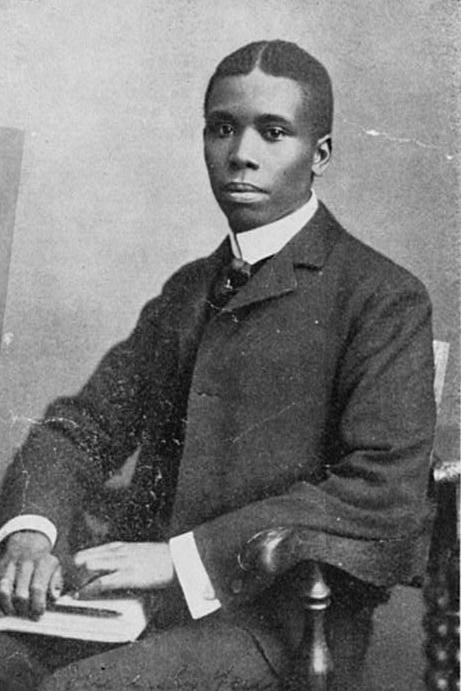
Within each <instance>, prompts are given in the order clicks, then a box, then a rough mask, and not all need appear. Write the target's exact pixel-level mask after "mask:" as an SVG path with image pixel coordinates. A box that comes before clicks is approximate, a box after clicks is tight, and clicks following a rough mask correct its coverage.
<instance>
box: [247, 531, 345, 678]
mask: <svg viewBox="0 0 461 691" xmlns="http://www.w3.org/2000/svg"><path fill="white" fill-rule="evenodd" d="M306 547H307V534H306V529H305V528H303V526H290V527H284V526H280V527H278V528H271V529H269V530H264V531H262V532H260V533H257V534H256V535H254V536H253V537H252V538H251V539H250V540H249V541H248V542H247V543H246V544H245V545H244V547H243V549H242V550H241V552H240V554H239V563H240V566H241V568H242V569H244V570H245V571H252V572H254V573H256V574H258V575H259V576H261V577H263V578H267V577H271V578H273V577H274V576H275V577H277V576H281V575H283V574H284V573H286V572H287V571H289V570H290V569H291V568H293V567H294V566H296V565H298V564H301V563H302V564H303V566H302V570H299V569H298V572H297V578H296V580H295V584H294V585H295V587H296V589H297V592H298V595H299V599H300V606H301V607H302V608H303V610H304V613H305V622H304V634H303V638H302V642H301V645H300V647H299V649H298V650H297V651H295V652H294V655H293V659H292V661H291V667H290V670H289V673H288V675H287V677H286V679H285V680H284V686H283V688H286V689H296V690H297V691H298V690H299V689H315V690H316V691H326V689H327V688H328V683H329V679H330V678H331V675H332V673H333V661H332V659H331V655H330V651H329V650H328V646H327V642H326V635H325V610H326V609H327V607H328V605H329V604H330V589H329V587H328V585H327V584H326V583H325V581H324V579H323V576H322V572H321V570H320V567H319V565H318V564H317V563H316V562H315V561H312V560H310V559H307V553H308V552H307V549H306Z"/></svg>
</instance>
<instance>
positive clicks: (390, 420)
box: [0, 205, 435, 611]
mask: <svg viewBox="0 0 461 691" xmlns="http://www.w3.org/2000/svg"><path fill="white" fill-rule="evenodd" d="M229 253H230V250H229V246H228V242H227V241H226V242H224V243H223V244H222V245H221V246H220V247H219V248H218V250H217V251H216V252H215V253H213V254H212V255H211V256H210V257H208V258H206V259H200V260H198V261H195V262H192V263H191V264H188V265H187V266H185V267H183V268H182V269H180V270H179V271H178V272H177V273H176V274H175V275H174V276H173V277H172V278H171V279H170V280H169V281H168V282H167V283H166V285H165V287H164V289H163V292H162V294H161V295H160V296H159V297H157V298H155V299H154V300H152V301H151V302H149V303H148V304H147V305H146V306H145V307H144V309H143V311H142V313H141V316H140V319H139V321H138V323H137V325H136V328H135V329H134V331H133V333H132V334H131V335H130V337H129V338H128V339H127V340H126V341H124V342H123V343H120V344H119V345H117V346H115V347H114V348H113V349H112V350H111V351H110V352H109V353H108V354H107V355H106V356H105V358H104V359H103V360H102V362H101V363H100V365H99V367H98V368H97V370H96V372H95V373H94V374H93V376H92V377H91V378H90V380H89V381H88V383H87V384H86V385H85V386H84V388H83V389H82V391H81V392H80V393H79V394H78V395H77V396H75V397H73V398H62V399H59V400H58V401H56V402H55V403H54V404H53V405H52V406H51V407H50V408H49V409H48V411H47V413H46V415H45V418H44V420H43V422H42V423H41V424H39V425H36V426H35V427H34V428H33V429H32V431H31V433H30V436H29V438H28V440H27V441H26V443H25V445H24V447H23V448H22V449H21V451H20V452H19V453H18V455H17V457H16V459H15V461H14V463H13V464H12V466H11V467H10V469H9V472H8V475H7V479H6V483H5V488H4V493H3V500H2V515H1V516H0V518H1V520H2V521H5V520H7V519H8V518H10V517H12V516H14V515H16V514H21V513H38V514H41V515H44V516H47V517H48V518H49V519H51V520H52V521H54V522H55V524H56V525H57V527H58V532H59V541H58V546H57V549H58V551H59V550H60V549H65V542H66V538H67V535H68V533H69V530H70V526H71V523H72V520H73V517H74V515H75V512H76V511H77V509H78V508H79V507H80V506H81V505H82V503H83V501H84V498H85V495H86V494H88V492H90V491H91V490H92V488H94V487H99V486H101V485H102V483H103V482H104V480H105V479H106V478H107V477H108V476H110V475H111V474H112V473H113V472H114V471H115V470H116V469H117V468H119V467H120V465H121V464H122V463H123V462H124V460H125V459H126V458H127V457H128V456H129V455H130V454H131V453H132V452H133V451H134V450H135V449H136V448H137V447H139V446H141V451H140V454H139V457H138V462H137V466H136V470H135V475H134V480H133V490H132V497H133V502H132V505H131V512H130V515H129V518H128V519H127V526H126V527H127V531H126V534H125V535H124V537H125V539H126V538H127V537H130V536H131V539H138V540H149V539H151V540H152V539H158V538H159V537H161V538H168V537H170V536H173V535H175V534H179V533H181V532H184V531H188V530H191V529H193V530H194V535H195V539H196V541H197V545H198V549H199V552H200V554H201V557H202V559H203V562H204V564H205V567H206V570H207V572H208V574H209V575H210V578H211V580H212V583H213V585H214V587H215V590H216V592H217V595H218V597H219V598H220V599H221V601H222V603H223V605H224V608H225V609H227V610H229V611H233V610H236V608H237V609H238V606H239V605H241V604H243V603H245V602H249V601H252V600H253V599H254V598H256V597H257V596H258V594H259V593H261V591H262V590H263V589H264V588H266V587H267V585H268V584H267V583H262V582H261V581H260V580H258V579H256V578H255V577H254V576H253V575H252V574H251V573H247V572H244V571H242V569H241V567H240V565H239V563H238V560H237V554H238V552H239V550H240V548H241V547H242V545H243V544H245V542H246V541H247V540H249V539H250V538H251V537H252V536H253V535H254V534H255V533H257V532H258V531H260V530H263V529H265V528H268V527H273V526H280V525H291V524H301V525H303V526H305V527H307V528H308V529H309V530H310V531H311V532H310V534H311V546H310V549H309V554H308V555H306V556H309V557H311V558H314V559H318V560H321V561H323V562H326V563H328V564H331V565H333V566H336V567H338V568H340V569H342V570H344V571H346V572H349V573H350V574H352V575H353V576H356V577H358V578H359V579H362V580H363V581H367V582H369V583H373V584H375V585H378V586H380V585H384V586H387V585H392V584H394V583H397V582H398V581H400V580H402V579H404V578H407V577H411V576H412V575H413V574H414V573H417V572H418V571H420V570H421V568H422V563H423V559H424V553H425V547H424V545H425V542H424V539H423V537H424V535H425V531H426V527H427V521H428V516H429V515H430V507H429V504H428V501H427V496H426V495H427V483H428V468H429V456H430V451H431V444H432V438H433V428H434V417H435V413H434V400H433V388H432V387H433V357H432V333H431V321H430V314H431V308H430V303H429V299H428V297H427V294H426V291H425V289H424V288H423V286H422V285H421V283H420V282H419V281H418V280H417V279H415V278H414V277H413V276H411V275H410V274H409V273H408V272H407V271H405V270H404V269H402V268H400V267H398V266H397V265H395V264H394V263H393V262H391V261H390V260H388V259H386V258H384V257H383V256H381V255H380V254H378V253H377V252H375V251H373V250H372V249H370V248H369V247H367V246H365V245H364V244H362V243H361V242H359V241H358V240H356V239H354V238H353V237H352V236H350V235H349V234H348V233H347V232H346V231H345V230H344V229H343V228H341V226H340V225H339V224H338V223H337V221H336V220H335V219H334V218H333V217H332V215H331V214H330V213H329V212H328V210H327V209H326V208H325V207H324V206H323V205H320V208H319V210H318V211H317V213H316V214H315V216H314V218H313V219H312V220H311V221H310V222H309V223H308V224H307V226H306V227H305V228H304V229H303V230H302V231H301V232H300V233H298V234H297V235H296V237H294V238H293V239H292V240H291V241H290V242H289V243H288V244H287V245H286V246H285V247H284V248H283V249H282V250H281V251H280V252H279V253H278V254H277V255H275V256H274V257H273V258H272V259H270V260H269V261H268V262H267V263H266V264H265V265H264V266H263V267H262V268H261V269H260V271H259V272H258V273H257V274H256V275H255V276H254V277H252V279H251V280H250V282H249V283H248V284H247V285H246V286H244V287H243V288H242V289H240V291H239V292H238V294H237V295H236V296H235V297H234V298H232V300H231V301H230V302H229V303H228V304H227V306H226V307H225V308H224V309H223V310H222V311H221V312H219V313H216V314H211V315H210V306H209V301H208V296H209V294H210V289H211V286H212V285H213V283H214V281H215V280H216V275H217V273H218V271H219V269H220V267H221V266H222V264H223V262H225V261H227V259H228V258H229ZM211 312H213V310H211Z"/></svg>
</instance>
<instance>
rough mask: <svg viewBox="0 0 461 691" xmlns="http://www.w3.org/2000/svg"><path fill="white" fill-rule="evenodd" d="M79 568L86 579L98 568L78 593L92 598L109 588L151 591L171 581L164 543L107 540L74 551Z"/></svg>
mask: <svg viewBox="0 0 461 691" xmlns="http://www.w3.org/2000/svg"><path fill="white" fill-rule="evenodd" d="M74 562H75V565H76V566H77V567H78V569H79V571H80V569H81V568H82V567H84V569H85V571H86V572H87V577H88V579H91V578H92V574H95V576H96V575H97V574H98V572H99V573H100V572H101V571H102V572H104V575H102V576H97V577H95V578H94V580H91V582H90V583H88V585H84V586H83V587H82V588H81V589H80V590H79V596H80V597H82V598H85V597H96V596H98V595H99V594H101V593H104V592H107V591H109V590H127V589H133V590H153V589H158V588H165V587H166V586H168V585H170V583H172V582H173V580H174V567H173V561H172V559H171V556H170V548H169V546H168V544H167V543H164V542H110V543H108V544H106V545H100V546H99V547H90V548H89V549H83V550H81V551H80V552H77V554H76V555H75V558H74Z"/></svg>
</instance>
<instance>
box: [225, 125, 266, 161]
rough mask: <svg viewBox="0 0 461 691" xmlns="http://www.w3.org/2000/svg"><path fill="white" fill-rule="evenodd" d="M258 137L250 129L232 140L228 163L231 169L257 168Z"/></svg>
mask: <svg viewBox="0 0 461 691" xmlns="http://www.w3.org/2000/svg"><path fill="white" fill-rule="evenodd" d="M258 147H259V142H258V135H257V133H256V132H254V131H253V130H251V129H247V130H244V131H243V132H242V133H241V134H240V135H238V136H237V137H235V138H234V140H233V146H232V148H231V151H230V153H229V163H230V165H231V167H233V168H237V169H240V168H253V169H254V170H256V169H257V168H259V153H258Z"/></svg>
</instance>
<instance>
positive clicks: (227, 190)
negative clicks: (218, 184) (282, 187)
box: [221, 182, 267, 204]
mask: <svg viewBox="0 0 461 691" xmlns="http://www.w3.org/2000/svg"><path fill="white" fill-rule="evenodd" d="M221 189H222V192H223V196H224V197H225V198H227V199H228V200H229V201H233V202H237V203H239V204H252V203H254V202H259V201H261V200H262V199H264V198H265V197H266V196H267V192H266V191H265V190H263V189H262V188H261V187H257V186H256V185H252V184H251V183H249V182H228V183H227V184H225V185H223V186H222V188H221Z"/></svg>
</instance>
